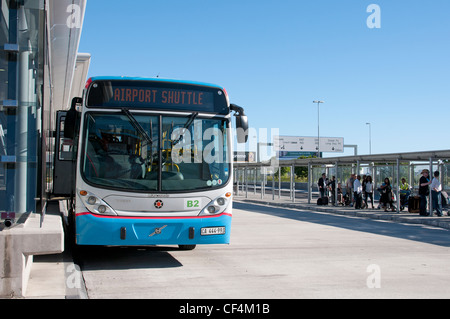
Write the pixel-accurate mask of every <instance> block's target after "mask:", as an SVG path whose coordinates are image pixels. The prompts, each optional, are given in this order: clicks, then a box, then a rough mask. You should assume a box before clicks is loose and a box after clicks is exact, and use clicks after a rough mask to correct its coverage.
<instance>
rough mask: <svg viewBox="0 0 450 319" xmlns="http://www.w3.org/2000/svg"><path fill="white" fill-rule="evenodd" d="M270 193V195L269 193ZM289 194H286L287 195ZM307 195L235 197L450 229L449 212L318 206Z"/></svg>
mask: <svg viewBox="0 0 450 319" xmlns="http://www.w3.org/2000/svg"><path fill="white" fill-rule="evenodd" d="M267 192H268V193H267ZM286 193H287V192H284V194H286ZM307 196H308V195H307V193H305V192H302V191H297V192H296V196H295V202H293V201H292V199H290V198H289V195H287V196H281V198H278V191H277V190H276V191H275V197H274V199H272V193H271V191H270V190H266V194H265V195H264V196H263V198H261V194H260V193H259V192H257V193H256V194H254V192H253V190H252V191H251V192H250V191H249V192H248V193H247V194H246V192H245V191H240V192H239V195H236V194H235V195H234V200H235V201H240V202H247V203H254V204H260V205H266V206H276V207H286V208H293V209H299V210H305V209H306V210H309V211H316V212H325V213H332V214H339V215H346V216H356V217H365V218H373V219H381V220H386V221H393V222H398V223H410V224H423V225H428V226H434V227H441V228H445V229H450V217H449V216H447V211H446V210H445V209H444V216H443V217H438V216H436V215H434V216H430V217H427V216H420V215H419V214H418V213H409V212H408V208H407V207H406V208H405V209H404V210H403V211H400V212H399V213H397V212H392V211H389V210H388V211H387V212H385V211H384V210H382V209H376V208H375V209H371V208H370V209H355V208H354V207H350V206H345V207H344V206H333V205H332V204H328V205H324V206H318V205H317V198H318V196H317V195H314V194H313V198H312V200H311V203H310V204H308V197H307ZM374 204H375V207H377V206H378V201H375V200H374Z"/></svg>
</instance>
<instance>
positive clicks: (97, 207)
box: [78, 190, 117, 215]
mask: <svg viewBox="0 0 450 319" xmlns="http://www.w3.org/2000/svg"><path fill="white" fill-rule="evenodd" d="M78 196H79V197H80V199H81V201H82V202H83V204H84V206H86V208H87V209H88V210H89V211H90V212H91V213H94V214H100V215H117V213H116V212H115V211H114V209H112V207H111V206H109V205H108V204H107V203H105V202H104V201H103V200H102V199H100V198H99V197H98V196H96V195H94V194H92V193H89V192H87V191H84V190H81V191H78Z"/></svg>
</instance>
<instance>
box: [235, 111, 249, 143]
mask: <svg viewBox="0 0 450 319" xmlns="http://www.w3.org/2000/svg"><path fill="white" fill-rule="evenodd" d="M236 137H237V141H238V143H247V140H248V119H247V115H238V116H236Z"/></svg>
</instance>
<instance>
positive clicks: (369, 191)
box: [364, 175, 374, 209]
mask: <svg viewBox="0 0 450 319" xmlns="http://www.w3.org/2000/svg"><path fill="white" fill-rule="evenodd" d="M364 187H365V192H364V197H365V201H366V205H367V208H369V202H368V201H367V199H368V198H369V197H370V203H371V204H372V209H374V207H373V183H372V176H370V175H369V176H367V177H366V182H365V184H364Z"/></svg>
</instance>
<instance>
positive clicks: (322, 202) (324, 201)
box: [317, 197, 328, 205]
mask: <svg viewBox="0 0 450 319" xmlns="http://www.w3.org/2000/svg"><path fill="white" fill-rule="evenodd" d="M317 205H328V197H319V198H318V199H317Z"/></svg>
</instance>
